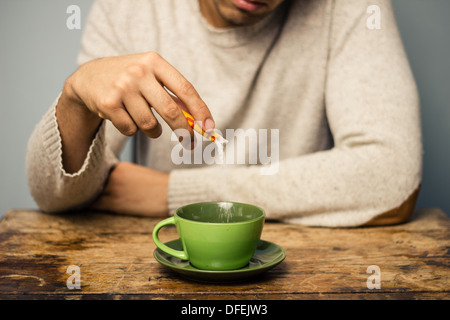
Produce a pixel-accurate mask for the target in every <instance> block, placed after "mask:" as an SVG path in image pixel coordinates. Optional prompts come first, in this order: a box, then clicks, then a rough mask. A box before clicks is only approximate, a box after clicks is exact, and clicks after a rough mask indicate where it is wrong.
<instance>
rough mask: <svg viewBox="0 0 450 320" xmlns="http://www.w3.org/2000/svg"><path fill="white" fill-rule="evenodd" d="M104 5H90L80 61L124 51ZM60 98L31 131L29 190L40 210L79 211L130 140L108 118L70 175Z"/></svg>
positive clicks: (27, 163) (104, 178) (103, 181)
mask: <svg viewBox="0 0 450 320" xmlns="http://www.w3.org/2000/svg"><path fill="white" fill-rule="evenodd" d="M106 3H107V2H106V1H96V2H94V4H93V6H92V9H91V12H90V15H89V18H88V21H87V24H86V26H85V30H84V33H83V38H82V48H81V51H80V53H79V56H78V63H79V64H82V63H85V62H87V61H89V60H92V59H96V58H101V57H105V56H112V55H118V54H120V42H119V41H116V40H115V39H114V32H111V30H112V26H111V24H110V21H109V20H108V8H107V6H106V5H105V4H106ZM58 99H59V98H58ZM58 99H57V100H56V101H55V102H54V103H53V105H52V106H51V107H50V109H49V110H48V112H47V113H46V114H45V115H44V117H43V118H42V120H41V121H40V122H39V124H38V125H37V126H36V128H35V130H34V131H33V133H32V135H31V137H30V139H29V141H28V147H27V156H26V171H27V179H28V186H29V189H30V193H31V195H32V196H33V198H34V200H35V202H36V203H37V205H38V206H39V208H40V209H41V210H43V211H47V212H60V211H66V210H72V209H78V208H82V207H83V206H86V205H88V204H89V203H90V202H91V201H93V200H94V199H95V198H96V197H97V196H98V195H99V194H100V193H101V191H102V190H103V187H104V184H105V182H106V179H107V177H108V175H109V172H110V170H111V168H112V167H113V166H114V165H115V164H116V163H117V162H118V161H119V160H118V156H119V154H120V152H121V150H122V149H123V146H124V144H125V140H126V137H125V136H123V135H121V134H120V133H119V132H118V131H117V130H116V129H115V128H114V127H113V126H112V124H111V123H110V122H109V121H104V122H103V123H102V125H101V126H100V127H99V129H98V132H97V134H96V136H95V138H94V139H93V141H92V144H91V146H90V148H89V151H88V153H87V155H86V158H85V160H84V163H83V166H82V168H81V169H80V170H79V171H78V172H76V173H73V174H69V173H67V172H66V171H65V170H64V167H63V165H62V141H61V136H60V133H59V129H58V123H57V119H56V113H55V111H56V106H57V103H58Z"/></svg>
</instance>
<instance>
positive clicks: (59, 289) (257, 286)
mask: <svg viewBox="0 0 450 320" xmlns="http://www.w3.org/2000/svg"><path fill="white" fill-rule="evenodd" d="M158 221H159V220H155V219H150V218H140V217H130V216H118V215H111V214H106V213H94V212H79V213H72V214H64V215H50V214H44V213H40V212H37V211H27V210H12V211H9V212H8V213H7V214H6V215H5V216H4V218H3V219H2V221H1V222H0V243H1V247H0V298H1V299H205V300H206V299H208V300H209V299H253V300H259V299H267V300H271V299H277V300H285V299H449V298H450V294H449V289H450V282H449V275H450V269H449V264H450V261H449V248H450V242H449V239H450V237H449V236H450V233H449V227H450V222H449V219H448V218H447V217H446V216H445V214H444V213H443V212H442V211H440V210H439V209H426V210H418V211H416V212H415V214H414V216H413V219H412V220H411V221H410V222H408V223H406V224H403V225H397V226H388V227H373V228H347V229H331V228H311V227H305V226H298V225H288V224H281V223H275V222H267V223H266V225H265V227H264V231H263V235H262V239H264V240H268V241H272V242H275V243H277V244H279V245H280V246H282V247H283V248H284V249H285V250H286V253H287V257H286V259H285V260H284V261H283V262H282V263H281V264H279V265H278V266H276V267H275V268H273V269H271V270H269V271H268V272H266V273H264V274H263V275H261V276H258V277H256V278H254V279H250V280H249V281H245V282H241V283H226V284H206V283H198V282H194V281H191V280H187V279H184V278H182V277H181V276H179V275H178V274H176V273H174V272H173V271H172V270H170V269H168V268H167V267H165V266H162V265H160V264H159V263H158V262H157V261H156V260H155V259H154V258H153V250H154V249H155V245H154V243H153V241H152V237H151V234H152V230H153V227H154V226H155V224H156V222H158ZM160 237H161V239H162V240H163V241H168V240H172V239H176V238H177V235H176V229H175V228H174V227H168V228H165V229H163V230H161V232H160ZM373 265H375V266H378V267H379V271H380V273H379V275H380V285H381V288H380V289H377V288H373V289H369V288H368V283H367V280H368V278H369V277H371V276H372V277H373V276H374V275H375V274H372V273H371V271H370V270H369V273H367V272H368V267H369V266H373ZM69 266H78V267H79V270H80V276H81V289H76V288H73V289H69V288H68V286H67V279H68V278H69V277H70V276H71V275H70V274H68V273H67V269H68V267H69ZM370 283H372V282H370ZM373 283H375V282H373Z"/></svg>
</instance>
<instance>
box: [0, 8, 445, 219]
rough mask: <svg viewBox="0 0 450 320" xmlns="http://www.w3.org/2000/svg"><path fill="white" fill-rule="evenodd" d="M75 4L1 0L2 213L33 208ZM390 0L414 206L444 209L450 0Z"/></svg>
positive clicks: (71, 44)
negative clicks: (411, 133) (418, 146)
mask: <svg viewBox="0 0 450 320" xmlns="http://www.w3.org/2000/svg"><path fill="white" fill-rule="evenodd" d="M161 1H164V0H161ZM192 1H196V0H192ZM72 4H76V5H78V6H79V7H80V8H81V14H82V25H83V24H84V22H85V19H86V16H87V14H88V12H89V8H90V6H91V4H92V0H71V1H66V0H58V1H55V0H40V1H36V0H0V103H1V105H0V147H1V148H0V152H1V157H0V161H1V162H0V217H1V216H2V215H3V214H4V213H5V212H6V211H7V210H8V209H11V208H36V204H35V203H34V201H33V199H32V198H31V196H30V195H29V192H28V187H27V183H26V176H25V152H26V144H27V141H28V138H29V136H30V134H31V132H32V130H33V128H34V127H35V125H36V124H37V123H38V122H39V120H40V119H41V117H42V116H43V114H44V113H45V112H46V111H47V109H48V107H49V106H50V104H51V103H52V102H53V100H54V99H55V98H56V96H57V95H58V93H59V92H60V90H61V88H62V85H63V83H64V81H65V79H66V78H67V76H69V75H70V74H71V73H72V72H74V71H75V69H76V56H77V52H78V50H79V43H80V38H81V33H82V31H81V30H69V29H67V27H66V19H67V18H68V16H69V15H68V14H67V13H66V9H67V7H68V6H69V5H72ZM393 4H394V8H395V10H396V15H397V21H398V24H399V28H400V32H401V34H402V37H403V41H404V45H405V48H406V51H407V53H408V57H409V60H410V63H411V66H412V69H413V72H414V75H415V78H416V81H417V85H418V87H419V93H420V96H421V105H422V127H423V135H424V148H425V154H424V175H423V183H422V190H421V192H420V196H419V200H418V204H417V206H418V207H440V208H441V209H443V210H444V211H445V212H446V213H447V214H448V215H449V214H450V191H449V190H450V168H449V164H450V142H449V138H450V106H449V101H450V93H449V92H450V86H449V84H450V76H449V75H450V62H449V60H448V59H449V57H450V41H449V35H450V21H449V20H448V13H449V12H450V1H448V0H432V1H425V0H393ZM130 150H131V148H130V146H129V145H128V146H127V149H126V150H125V153H124V157H123V159H124V160H129V159H130V153H131V152H130Z"/></svg>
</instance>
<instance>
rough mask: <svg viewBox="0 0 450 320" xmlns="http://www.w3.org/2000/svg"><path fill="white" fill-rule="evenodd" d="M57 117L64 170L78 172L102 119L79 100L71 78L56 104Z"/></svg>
mask: <svg viewBox="0 0 450 320" xmlns="http://www.w3.org/2000/svg"><path fill="white" fill-rule="evenodd" d="M56 118H57V122H58V128H59V132H60V134H61V140H62V161H63V166H64V170H65V171H66V172H67V173H74V172H77V171H79V170H80V169H81V167H82V166H83V163H84V160H85V159H86V155H87V153H88V151H89V147H90V145H91V143H92V140H93V139H94V137H95V134H96V132H97V130H98V127H99V125H100V124H101V121H102V119H101V118H100V117H98V116H97V115H96V114H94V113H92V112H91V111H89V109H87V108H86V107H85V106H84V104H82V103H81V102H79V101H77V99H76V96H75V95H74V93H73V90H72V89H71V85H70V81H69V80H68V81H67V82H66V84H65V86H64V90H63V92H62V94H61V97H60V99H59V101H58V104H57V106H56Z"/></svg>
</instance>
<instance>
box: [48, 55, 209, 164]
mask: <svg viewBox="0 0 450 320" xmlns="http://www.w3.org/2000/svg"><path fill="white" fill-rule="evenodd" d="M166 89H168V90H170V91H171V93H173V94H174V95H175V96H176V97H177V98H178V99H179V100H180V101H181V102H182V104H184V106H185V107H186V109H187V111H189V113H190V114H192V116H193V117H194V119H196V121H201V122H202V124H203V129H204V130H205V131H207V130H210V129H213V128H214V127H215V124H214V120H213V118H212V115H211V113H210V111H209V109H208V107H207V106H206V104H205V102H203V100H202V99H201V98H200V96H199V95H198V93H197V91H196V90H195V88H194V87H193V85H192V84H191V83H190V82H188V81H187V80H186V79H185V78H184V77H183V75H181V74H180V73H179V72H178V71H177V70H176V69H175V68H174V67H173V66H171V65H170V64H169V63H168V62H167V61H166V60H164V59H163V58H162V57H161V56H159V55H158V54H157V53H155V52H148V53H140V54H133V55H126V56H117V57H108V58H102V59H96V60H92V61H90V62H87V63H85V64H84V65H82V66H80V68H78V70H77V71H76V72H75V73H74V74H72V75H71V76H70V77H69V78H68V79H67V81H66V83H65V85H64V89H63V92H62V94H61V97H60V100H59V102H58V106H57V108H56V117H57V119H58V125H59V129H60V133H61V137H62V142H63V164H64V168H65V169H66V171H68V172H76V171H77V170H79V169H80V168H81V166H82V164H83V161H84V159H85V157H86V154H87V151H88V149H89V146H90V143H91V141H92V139H93V137H94V135H95V132H96V130H97V128H98V126H99V124H100V122H101V120H102V119H107V120H110V121H111V122H112V124H113V125H114V126H115V127H116V128H117V129H118V130H119V131H120V132H121V133H123V134H124V135H127V136H132V135H134V134H135V133H136V132H137V131H138V130H141V131H143V132H144V133H145V134H146V135H147V136H149V137H151V138H157V137H159V136H160V135H161V124H159V123H158V120H157V119H156V117H155V115H154V113H153V112H157V113H158V114H159V115H160V116H161V118H162V119H163V120H164V121H165V122H166V123H167V124H168V125H169V126H170V128H171V129H172V130H176V129H185V130H181V131H179V132H188V133H189V134H190V136H187V137H179V138H180V140H183V142H184V143H183V145H185V146H186V147H190V145H191V140H192V137H193V136H194V132H193V130H192V128H191V126H190V125H189V123H188V121H187V120H186V118H185V117H184V115H183V113H182V112H181V110H180V108H179V106H178V104H177V102H176V101H175V100H174V98H173V95H171V94H170V93H169V92H168V91H167V90H166Z"/></svg>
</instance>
